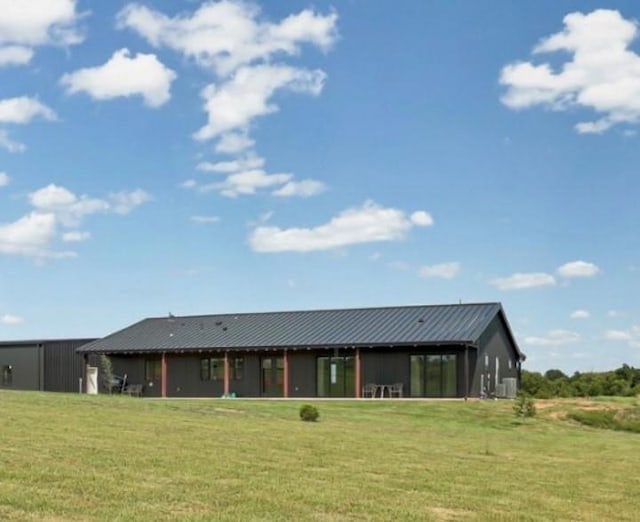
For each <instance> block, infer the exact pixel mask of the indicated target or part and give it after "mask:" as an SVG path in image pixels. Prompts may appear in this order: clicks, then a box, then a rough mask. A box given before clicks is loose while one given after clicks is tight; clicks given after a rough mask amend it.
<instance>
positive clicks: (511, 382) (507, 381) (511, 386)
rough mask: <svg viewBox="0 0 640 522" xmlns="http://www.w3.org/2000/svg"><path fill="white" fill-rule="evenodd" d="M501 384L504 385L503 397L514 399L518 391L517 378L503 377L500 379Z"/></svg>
mask: <svg viewBox="0 0 640 522" xmlns="http://www.w3.org/2000/svg"><path fill="white" fill-rule="evenodd" d="M502 384H503V386H504V387H505V395H504V396H505V397H506V398H507V399H515V397H516V393H517V392H518V379H516V378H515V377H505V378H504V379H502Z"/></svg>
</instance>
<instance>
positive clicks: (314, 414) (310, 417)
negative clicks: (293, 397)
mask: <svg viewBox="0 0 640 522" xmlns="http://www.w3.org/2000/svg"><path fill="white" fill-rule="evenodd" d="M318 417H320V413H318V408H316V407H315V406H311V404H303V405H302V406H300V418H301V419H302V420H303V421H306V422H315V421H317V420H318Z"/></svg>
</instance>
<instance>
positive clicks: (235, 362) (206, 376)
mask: <svg viewBox="0 0 640 522" xmlns="http://www.w3.org/2000/svg"><path fill="white" fill-rule="evenodd" d="M242 379H244V359H243V358H242V357H234V358H230V359H229V380H232V381H241V380H242ZM200 380H201V381H222V380H224V358H223V357H208V358H205V359H200Z"/></svg>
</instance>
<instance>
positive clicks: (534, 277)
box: [491, 272, 556, 290]
mask: <svg viewBox="0 0 640 522" xmlns="http://www.w3.org/2000/svg"><path fill="white" fill-rule="evenodd" d="M491 284H492V285H493V286H495V287H496V288H498V289H499V290H522V289H525V288H536V287H540V286H555V285H556V280H555V278H554V277H553V276H552V275H551V274H547V273H545V272H531V273H515V274H513V275H510V276H508V277H498V278H496V279H493V280H492V281H491Z"/></svg>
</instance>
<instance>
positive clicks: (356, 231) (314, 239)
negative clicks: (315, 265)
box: [249, 201, 414, 252]
mask: <svg viewBox="0 0 640 522" xmlns="http://www.w3.org/2000/svg"><path fill="white" fill-rule="evenodd" d="M413 226H414V224H413V223H412V221H411V219H410V218H408V217H407V215H406V214H405V213H404V212H403V211H402V210H398V209H395V208H385V207H382V206H380V205H377V204H376V203H374V202H372V201H367V202H365V203H364V204H363V205H362V206H361V207H355V208H349V209H346V210H343V211H342V212H340V213H339V214H338V215H337V216H336V217H334V218H332V219H331V220H330V221H329V222H328V223H325V224H323V225H319V226H316V227H313V228H286V229H283V228H279V227H270V226H261V227H257V228H256V229H255V230H254V231H253V232H252V233H251V234H250V236H249V244H250V245H251V248H252V249H253V250H255V251H256V252H310V251H315V250H329V249H335V248H339V247H345V246H348V245H354V244H358V243H370V242H377V241H397V240H400V239H402V238H404V236H405V235H406V233H407V232H408V231H409V230H410V229H411V228H412V227H413Z"/></svg>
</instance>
